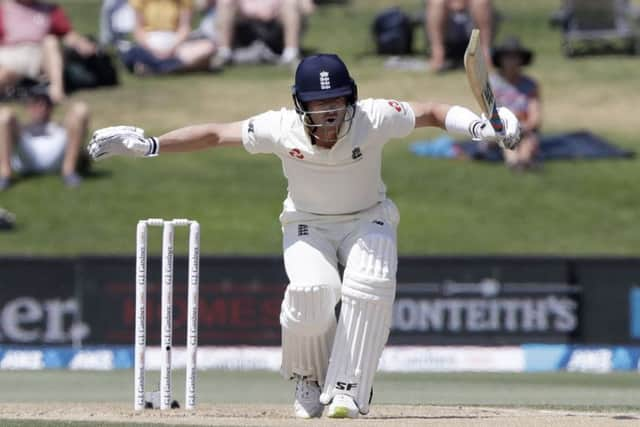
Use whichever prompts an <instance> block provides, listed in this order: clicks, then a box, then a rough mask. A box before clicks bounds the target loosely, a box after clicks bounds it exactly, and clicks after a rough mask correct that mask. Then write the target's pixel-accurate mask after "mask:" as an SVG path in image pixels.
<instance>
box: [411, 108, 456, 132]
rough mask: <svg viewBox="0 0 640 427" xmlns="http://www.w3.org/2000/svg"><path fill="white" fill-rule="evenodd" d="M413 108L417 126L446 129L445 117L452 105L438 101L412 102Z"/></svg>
mask: <svg viewBox="0 0 640 427" xmlns="http://www.w3.org/2000/svg"><path fill="white" fill-rule="evenodd" d="M411 108H412V109H413V112H414V113H415V115H416V127H439V128H441V129H445V118H446V117H447V113H448V112H449V109H450V108H451V105H449V104H441V103H437V102H412V103H411Z"/></svg>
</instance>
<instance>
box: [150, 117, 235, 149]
mask: <svg viewBox="0 0 640 427" xmlns="http://www.w3.org/2000/svg"><path fill="white" fill-rule="evenodd" d="M242 123H243V122H241V121H240V122H232V123H209V124H202V125H193V126H187V127H184V128H180V129H176V130H173V131H171V132H169V133H166V134H164V135H162V136H161V137H160V138H158V139H159V141H160V152H168V153H177V152H184V151H197V150H206V149H207V148H214V147H217V146H219V145H225V146H227V145H228V146H233V145H241V144H242Z"/></svg>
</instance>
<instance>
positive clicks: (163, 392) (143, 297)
mask: <svg viewBox="0 0 640 427" xmlns="http://www.w3.org/2000/svg"><path fill="white" fill-rule="evenodd" d="M149 226H155V227H163V232H162V297H161V307H162V317H161V327H160V329H161V343H160V347H161V348H160V354H161V356H160V357H161V359H160V409H161V410H165V409H170V408H171V402H172V398H171V346H172V341H173V253H174V249H173V246H174V229H175V227H176V226H178V227H179V226H184V227H186V226H188V227H189V266H188V269H189V273H188V275H189V278H188V285H187V286H188V295H187V310H188V320H187V375H186V377H187V380H186V387H185V409H194V408H195V404H196V355H197V351H198V287H199V280H200V224H199V223H198V222H197V221H191V220H188V219H173V220H170V221H165V220H163V219H159V218H151V219H147V220H141V221H138V227H137V233H136V291H135V292H136V313H135V338H134V340H135V350H134V354H135V356H134V357H135V361H134V388H135V390H134V409H135V410H136V411H139V410H142V409H144V408H145V387H144V383H145V350H146V346H147V337H146V319H147V314H146V306H147V253H148V251H147V229H148V227H149Z"/></svg>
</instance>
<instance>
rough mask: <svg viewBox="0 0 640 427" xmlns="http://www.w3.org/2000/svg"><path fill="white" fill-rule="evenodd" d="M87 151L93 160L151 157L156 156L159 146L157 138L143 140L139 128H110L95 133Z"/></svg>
mask: <svg viewBox="0 0 640 427" xmlns="http://www.w3.org/2000/svg"><path fill="white" fill-rule="evenodd" d="M87 150H88V151H89V154H90V155H91V157H92V158H93V159H94V160H102V159H106V158H107V157H111V156H115V155H121V156H132V157H153V156H157V155H158V153H159V151H160V144H159V143H158V139H157V138H154V137H150V138H145V136H144V130H142V129H140V128H137V127H133V126H111V127H108V128H103V129H99V130H97V131H95V132H94V133H93V137H92V138H91V142H90V143H89V146H88V147H87Z"/></svg>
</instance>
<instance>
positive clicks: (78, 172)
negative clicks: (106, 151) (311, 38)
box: [0, 0, 640, 223]
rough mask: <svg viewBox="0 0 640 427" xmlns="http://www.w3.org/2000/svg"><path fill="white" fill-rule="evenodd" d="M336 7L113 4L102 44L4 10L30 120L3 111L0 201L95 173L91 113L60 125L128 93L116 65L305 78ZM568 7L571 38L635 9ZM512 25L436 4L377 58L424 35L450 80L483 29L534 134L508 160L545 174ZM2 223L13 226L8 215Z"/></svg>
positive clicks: (563, 17) (113, 0)
mask: <svg viewBox="0 0 640 427" xmlns="http://www.w3.org/2000/svg"><path fill="white" fill-rule="evenodd" d="M325 2H330V3H347V2H348V0H342V1H341V0H331V1H326V0H325V1H323V0H103V1H102V6H101V10H100V17H99V22H100V25H99V33H98V34H97V35H96V36H95V37H92V36H86V35H83V34H80V33H79V32H78V31H76V30H75V29H74V27H73V25H72V22H71V20H70V19H69V17H68V14H67V11H65V10H64V9H63V8H62V7H60V6H59V5H56V4H55V3H53V2H49V1H45V0H0V101H2V100H23V101H24V109H25V112H26V120H23V122H20V121H19V120H18V115H17V114H16V112H15V111H14V110H12V109H10V108H8V107H6V106H5V107H0V192H1V191H3V190H7V189H9V188H10V187H11V186H12V184H13V183H14V182H15V179H16V176H22V175H26V174H40V173H52V172H55V173H59V174H60V175H61V177H62V181H63V183H64V184H65V185H66V186H68V187H77V186H78V185H80V183H81V182H82V172H83V171H86V170H87V168H88V160H87V159H86V158H85V156H84V154H83V153H84V150H82V147H83V142H84V141H86V139H87V133H88V130H89V128H90V124H89V120H90V109H89V106H88V105H86V104H85V103H83V102H79V101H74V102H66V103H65V106H66V115H65V117H64V120H63V122H62V123H55V122H54V121H53V119H52V114H53V111H54V109H55V108H56V106H57V105H58V104H60V103H61V102H62V101H64V100H65V98H66V97H67V94H68V93H70V92H72V91H74V90H78V89H85V88H92V87H98V86H109V85H116V84H118V69H119V67H117V66H116V65H115V64H114V63H115V62H117V61H121V62H122V64H124V66H125V69H126V70H128V72H130V73H134V74H135V75H138V76H141V77H142V76H145V77H146V76H153V75H162V74H168V73H186V72H191V71H199V72H218V71H220V70H221V69H223V68H225V67H229V66H237V65H242V64H274V65H280V66H287V67H295V66H296V64H297V63H298V62H299V60H300V58H301V56H302V55H303V53H302V48H301V40H302V38H303V36H304V34H305V30H306V29H307V27H308V25H309V21H310V20H309V17H310V16H311V15H312V14H313V13H314V12H315V10H316V8H317V7H319V6H321V4H322V3H325ZM559 3H561V5H562V8H561V9H560V10H558V12H557V13H556V14H555V16H554V19H555V21H556V24H558V26H560V27H561V28H562V29H563V31H564V32H565V33H566V32H567V31H568V29H569V28H571V25H572V24H571V19H575V16H578V13H577V12H578V11H579V8H580V7H584V4H587V3H592V6H593V5H596V6H597V7H600V8H601V9H602V10H603V11H604V10H605V9H606V10H608V9H611V10H612V11H613V13H617V14H619V13H620V10H622V11H624V13H625V14H626V13H627V11H628V10H629V9H628V8H629V2H628V1H626V0H602V1H598V2H593V1H591V0H563V1H560V0H559ZM581 4H582V6H581ZM603 5H604V6H603ZM607 5H608V6H611V7H608V6H607ZM593 7H595V6H593ZM599 14H600V17H602V16H604V15H606V13H605V12H599ZM616 16H618V15H616ZM625 16H626V15H625ZM501 19H502V18H501V14H500V11H498V10H497V9H496V7H495V5H494V4H493V2H492V1H491V0H425V1H424V9H423V12H421V14H420V16H413V17H411V16H409V17H407V15H406V14H403V13H402V12H401V11H399V10H398V9H397V8H394V9H390V10H386V11H382V13H381V14H380V15H379V16H378V17H376V20H375V22H374V23H373V25H372V33H373V38H374V41H375V43H376V44H377V51H378V53H383V54H396V53H399V54H406V53H409V54H411V53H413V52H412V47H411V43H412V37H413V30H414V29H415V28H416V27H419V28H420V30H419V31H420V33H421V34H423V35H424V38H425V41H426V55H427V56H426V60H425V63H426V64H428V67H425V69H428V70H430V71H431V72H433V73H442V72H446V71H448V70H450V69H454V68H458V67H461V66H462V57H463V54H464V50H465V47H466V45H467V42H468V39H469V35H470V32H471V29H472V28H479V29H480V30H481V40H480V41H481V46H482V49H483V51H484V54H485V56H486V59H487V63H488V64H489V65H490V67H491V69H492V71H493V73H492V74H493V76H492V84H493V87H494V90H495V94H496V98H497V102H498V103H499V104H500V105H504V106H507V107H509V108H510V109H512V110H513V111H514V112H515V113H516V114H517V115H518V117H519V119H520V120H521V122H522V124H523V131H524V138H525V139H524V141H525V142H524V143H523V144H522V145H521V146H520V148H519V149H518V150H517V151H513V152H509V153H506V155H505V161H506V163H507V165H508V166H509V167H510V168H512V169H514V170H526V169H529V168H531V167H532V166H534V159H535V155H536V150H537V147H538V134H539V130H540V127H541V117H542V114H541V110H542V102H541V98H540V88H539V85H538V83H537V82H536V80H535V79H534V78H532V77H531V76H529V75H527V74H525V73H524V71H523V67H526V66H527V65H529V64H530V63H531V62H532V60H533V58H534V53H533V52H532V51H531V50H530V49H529V48H527V47H525V45H524V44H523V43H521V41H520V40H519V39H518V38H516V37H513V36H509V37H504V38H503V40H502V42H501V43H494V41H495V40H494V39H495V34H496V30H497V28H498V24H499V23H500V20H501ZM618 21H619V20H618ZM618 21H616V22H618ZM403 31H404V32H403ZM639 46H640V43H638V46H636V47H639ZM2 212H3V213H4V211H2ZM3 215H4V214H3ZM3 218H5V223H8V222H10V221H8V219H9V218H11V217H10V216H9V215H4V216H3Z"/></svg>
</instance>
